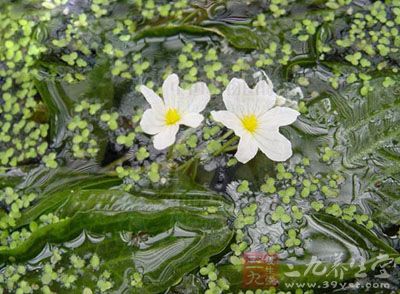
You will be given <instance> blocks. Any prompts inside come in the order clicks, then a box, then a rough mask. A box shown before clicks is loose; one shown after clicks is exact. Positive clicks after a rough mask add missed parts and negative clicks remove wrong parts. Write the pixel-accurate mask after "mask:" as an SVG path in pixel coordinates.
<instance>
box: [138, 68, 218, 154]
mask: <svg viewBox="0 0 400 294" xmlns="http://www.w3.org/2000/svg"><path fill="white" fill-rule="evenodd" d="M140 91H141V92H142V94H143V95H144V97H145V98H146V100H147V102H149V104H150V106H151V108H150V109H147V110H146V111H145V112H144V114H143V117H142V120H141V121H140V126H141V128H142V130H143V132H145V133H147V134H150V135H155V136H154V147H155V148H156V149H158V150H162V149H164V148H166V147H168V146H171V145H172V144H174V142H175V138H176V134H177V133H178V130H179V126H180V125H186V126H188V127H192V128H197V127H198V126H199V125H200V123H201V122H202V121H203V118H204V117H203V116H202V115H201V114H200V112H201V111H203V110H204V108H205V107H206V106H207V103H208V101H210V91H209V90H208V88H207V85H206V84H205V83H196V84H194V85H193V86H192V87H191V88H190V89H188V90H183V89H182V88H180V87H179V78H178V76H177V75H176V74H172V75H170V76H168V77H167V79H166V80H165V81H164V83H163V86H162V92H163V98H164V100H162V99H161V98H160V97H159V96H158V95H157V94H156V93H154V91H153V90H151V89H149V88H147V87H146V86H141V87H140Z"/></svg>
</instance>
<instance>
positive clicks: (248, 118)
mask: <svg viewBox="0 0 400 294" xmlns="http://www.w3.org/2000/svg"><path fill="white" fill-rule="evenodd" d="M241 121H242V124H243V127H244V128H245V129H246V130H248V131H249V132H250V133H254V132H255V131H256V129H257V127H258V120H257V117H256V116H255V115H254V114H250V115H245V116H244V117H243V118H242V119H241Z"/></svg>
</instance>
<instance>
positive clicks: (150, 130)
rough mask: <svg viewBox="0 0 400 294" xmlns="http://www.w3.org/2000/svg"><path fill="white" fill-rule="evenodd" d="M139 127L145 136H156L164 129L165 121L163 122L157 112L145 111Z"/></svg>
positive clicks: (152, 110) (160, 114)
mask: <svg viewBox="0 0 400 294" xmlns="http://www.w3.org/2000/svg"><path fill="white" fill-rule="evenodd" d="M140 127H141V128H142V130H143V132H145V133H146V134H149V135H155V134H158V133H159V132H161V131H162V130H163V129H164V128H165V120H163V116H162V113H160V112H157V111H155V110H154V109H147V110H146V111H145V112H144V113H143V116H142V119H141V121H140Z"/></svg>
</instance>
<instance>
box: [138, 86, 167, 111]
mask: <svg viewBox="0 0 400 294" xmlns="http://www.w3.org/2000/svg"><path fill="white" fill-rule="evenodd" d="M140 92H142V94H143V96H144V98H146V100H147V102H148V103H149V104H150V106H151V108H153V109H155V110H157V111H162V109H164V102H163V101H162V99H161V98H160V97H159V96H158V95H157V94H156V93H154V91H153V90H152V89H149V88H147V87H146V86H143V85H142V86H140Z"/></svg>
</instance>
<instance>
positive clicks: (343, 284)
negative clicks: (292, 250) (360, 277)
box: [284, 281, 390, 290]
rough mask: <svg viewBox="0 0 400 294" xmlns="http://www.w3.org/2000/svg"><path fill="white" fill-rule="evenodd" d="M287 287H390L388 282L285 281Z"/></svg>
mask: <svg viewBox="0 0 400 294" xmlns="http://www.w3.org/2000/svg"><path fill="white" fill-rule="evenodd" d="M284 285H285V287H286V288H287V289H292V288H293V289H298V288H300V289H342V290H344V289H390V284H389V283H384V282H382V283H369V282H368V283H363V284H361V283H359V282H354V283H350V282H336V281H325V282H322V283H290V282H285V283H284Z"/></svg>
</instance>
